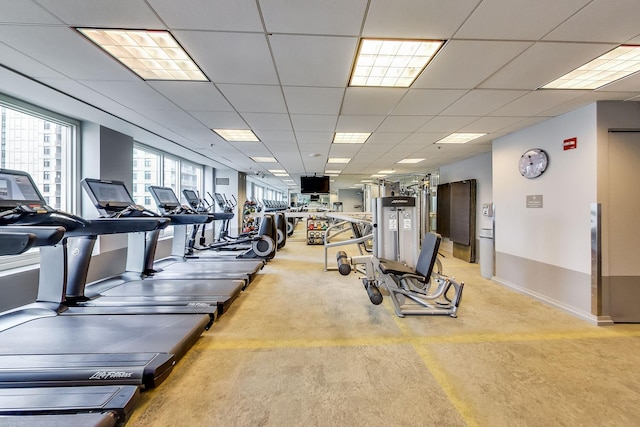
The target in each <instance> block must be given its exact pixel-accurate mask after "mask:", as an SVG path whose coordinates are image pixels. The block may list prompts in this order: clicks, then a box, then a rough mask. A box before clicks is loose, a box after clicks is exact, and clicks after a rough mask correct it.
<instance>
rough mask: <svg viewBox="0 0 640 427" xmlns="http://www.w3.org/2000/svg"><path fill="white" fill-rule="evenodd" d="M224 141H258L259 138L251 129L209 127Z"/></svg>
mask: <svg viewBox="0 0 640 427" xmlns="http://www.w3.org/2000/svg"><path fill="white" fill-rule="evenodd" d="M211 130H212V131H214V132H215V133H217V134H218V135H219V136H220V137H221V138H222V139H224V140H225V141H234V142H259V141H260V140H259V139H258V137H257V136H256V134H255V133H253V131H252V130H251V129H211Z"/></svg>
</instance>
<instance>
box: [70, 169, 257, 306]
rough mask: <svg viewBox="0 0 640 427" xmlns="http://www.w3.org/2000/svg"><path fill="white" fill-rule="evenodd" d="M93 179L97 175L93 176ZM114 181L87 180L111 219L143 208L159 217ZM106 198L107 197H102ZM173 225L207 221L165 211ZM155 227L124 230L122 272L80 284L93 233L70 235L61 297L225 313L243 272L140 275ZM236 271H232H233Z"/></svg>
mask: <svg viewBox="0 0 640 427" xmlns="http://www.w3.org/2000/svg"><path fill="white" fill-rule="evenodd" d="M94 181H97V180H94ZM120 184H122V183H120V182H118V185H114V184H113V183H112V182H107V181H100V182H93V183H92V184H91V189H92V194H95V195H96V197H97V198H98V199H102V200H101V203H102V205H103V206H105V207H108V209H110V210H115V211H116V212H117V215H115V216H111V217H110V218H112V219H113V220H116V221H118V220H123V219H124V220H126V219H127V215H131V214H134V213H136V212H145V213H146V214H148V215H151V216H152V217H154V218H160V217H159V216H158V215H157V214H156V213H155V212H151V211H148V210H146V209H144V208H143V207H141V206H137V205H132V204H131V203H130V198H131V196H130V195H129V193H128V191H127V189H126V187H125V186H124V184H122V185H120ZM106 199H109V200H106ZM167 218H168V219H170V220H171V224H175V225H174V227H176V228H180V227H183V228H184V227H186V225H187V224H192V223H198V222H199V223H203V222H206V221H208V220H209V218H208V217H207V215H190V214H185V213H175V214H172V215H167V216H166V217H165V219H163V220H166V219H167ZM158 234H159V231H158V230H157V229H156V230H151V231H148V232H147V234H146V235H145V233H137V234H130V235H129V236H130V239H129V245H128V250H127V266H126V271H125V272H124V273H122V274H119V275H116V276H113V277H110V278H106V279H103V280H98V281H96V282H93V283H89V284H87V283H86V278H87V273H88V270H89V264H90V261H91V252H92V251H93V246H94V245H95V238H90V237H83V238H80V239H74V240H73V241H72V242H71V243H70V246H72V252H74V253H76V254H77V255H76V256H74V257H73V259H71V260H70V261H69V283H68V285H67V291H66V299H67V301H68V302H69V304H71V305H73V306H74V307H98V306H99V307H104V306H119V307H121V306H132V305H134V306H140V305H151V306H172V307H173V310H180V309H178V308H177V307H176V306H181V307H183V308H182V309H184V307H186V308H187V309H195V308H197V307H204V308H206V307H215V308H216V309H217V312H218V314H222V313H223V312H225V311H226V310H227V309H228V308H229V306H231V304H232V303H233V301H234V300H235V299H236V298H237V297H238V295H239V294H240V292H241V291H242V289H243V288H244V287H245V285H246V282H247V278H246V276H240V277H235V276H233V277H230V278H218V277H213V276H212V275H209V277H203V276H199V277H196V276H193V275H192V276H190V277H175V278H172V280H167V279H161V278H155V277H152V276H150V275H147V274H145V272H144V269H143V265H144V257H145V256H147V255H148V256H150V257H152V258H153V256H154V254H155V246H156V238H155V237H150V236H157V235H158ZM236 276H237V275H236Z"/></svg>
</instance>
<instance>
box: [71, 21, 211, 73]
mask: <svg viewBox="0 0 640 427" xmlns="http://www.w3.org/2000/svg"><path fill="white" fill-rule="evenodd" d="M77 30H78V31H79V32H80V33H82V34H83V35H84V36H85V37H87V38H88V39H89V40H91V41H92V42H94V43H95V44H97V45H98V46H100V47H101V48H102V49H104V50H105V51H106V52H107V53H109V54H110V55H111V56H113V57H114V58H116V59H117V60H118V61H120V62H121V63H123V64H124V65H125V66H126V67H127V68H129V69H130V70H131V71H133V72H134V73H136V74H137V75H138V76H140V77H141V78H142V79H143V80H195V81H202V82H207V81H209V79H208V78H207V77H206V76H205V75H204V73H203V72H202V70H200V68H198V66H197V65H196V64H195V63H194V62H193V60H192V59H191V58H190V57H189V55H188V54H187V52H185V51H184V49H182V47H181V46H180V45H179V44H178V42H177V41H176V39H174V38H173V36H172V35H171V33H169V32H168V31H147V30H107V29H93V28H77Z"/></svg>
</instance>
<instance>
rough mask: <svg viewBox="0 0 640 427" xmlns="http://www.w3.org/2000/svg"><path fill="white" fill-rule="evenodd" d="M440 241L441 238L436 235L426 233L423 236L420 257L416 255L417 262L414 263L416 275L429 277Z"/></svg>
mask: <svg viewBox="0 0 640 427" xmlns="http://www.w3.org/2000/svg"><path fill="white" fill-rule="evenodd" d="M441 241H442V236H440V235H439V234H437V233H427V234H426V235H425V236H424V239H423V240H422V249H421V250H420V255H418V262H416V273H418V274H420V275H422V276H424V277H427V278H428V277H429V276H431V271H433V266H434V264H435V263H436V258H437V257H438V249H439V248H440V242H441Z"/></svg>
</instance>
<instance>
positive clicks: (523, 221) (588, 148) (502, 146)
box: [493, 104, 597, 273]
mask: <svg viewBox="0 0 640 427" xmlns="http://www.w3.org/2000/svg"><path fill="white" fill-rule="evenodd" d="M573 137H577V138H578V147H577V149H574V150H567V151H563V141H564V140H565V139H568V138H573ZM530 148H542V149H544V150H545V151H546V152H547V153H548V155H549V166H548V168H547V171H546V172H545V173H544V174H543V175H542V176H540V177H539V178H535V179H526V178H524V177H522V176H521V175H520V173H519V170H518V161H519V159H520V156H521V155H522V154H523V153H524V152H525V151H527V150H528V149H530ZM596 175H597V174H596V104H591V105H588V106H586V107H583V108H580V109H578V110H575V111H572V112H570V113H567V114H564V115H562V116H559V117H556V118H553V119H550V120H548V121H545V122H542V123H540V124H537V125H535V126H532V127H529V128H526V129H524V130H522V131H519V132H515V133H513V134H510V135H507V136H505V137H503V138H499V139H497V140H495V141H494V143H493V197H494V202H495V206H496V230H495V245H496V252H502V253H505V254H511V255H515V256H518V257H522V258H526V259H529V260H535V261H538V262H541V263H545V264H550V265H555V266H559V267H562V268H566V269H569V270H574V271H578V272H582V273H590V271H591V258H590V248H591V240H590V232H589V230H590V206H591V203H593V202H595V201H596ZM527 195H542V196H543V208H541V209H534V208H527V207H526V196H527ZM498 268H499V267H498Z"/></svg>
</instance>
